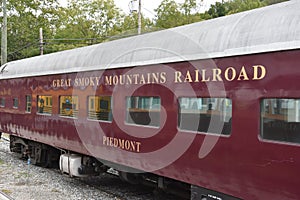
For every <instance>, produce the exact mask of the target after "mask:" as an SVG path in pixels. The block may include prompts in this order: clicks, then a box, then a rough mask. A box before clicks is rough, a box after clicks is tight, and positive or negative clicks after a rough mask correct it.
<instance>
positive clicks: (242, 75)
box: [238, 66, 249, 81]
mask: <svg viewBox="0 0 300 200" xmlns="http://www.w3.org/2000/svg"><path fill="white" fill-rule="evenodd" d="M241 77H244V78H243V80H244V81H248V80H249V78H248V74H247V72H246V70H245V67H244V66H243V67H242V69H241V71H240V75H239V77H238V80H239V81H240V80H242V79H241Z"/></svg>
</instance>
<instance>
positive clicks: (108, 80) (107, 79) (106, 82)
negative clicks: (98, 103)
mask: <svg viewBox="0 0 300 200" xmlns="http://www.w3.org/2000/svg"><path fill="white" fill-rule="evenodd" d="M76 81H77V80H75V82H76ZM111 84H112V76H105V85H111Z"/></svg>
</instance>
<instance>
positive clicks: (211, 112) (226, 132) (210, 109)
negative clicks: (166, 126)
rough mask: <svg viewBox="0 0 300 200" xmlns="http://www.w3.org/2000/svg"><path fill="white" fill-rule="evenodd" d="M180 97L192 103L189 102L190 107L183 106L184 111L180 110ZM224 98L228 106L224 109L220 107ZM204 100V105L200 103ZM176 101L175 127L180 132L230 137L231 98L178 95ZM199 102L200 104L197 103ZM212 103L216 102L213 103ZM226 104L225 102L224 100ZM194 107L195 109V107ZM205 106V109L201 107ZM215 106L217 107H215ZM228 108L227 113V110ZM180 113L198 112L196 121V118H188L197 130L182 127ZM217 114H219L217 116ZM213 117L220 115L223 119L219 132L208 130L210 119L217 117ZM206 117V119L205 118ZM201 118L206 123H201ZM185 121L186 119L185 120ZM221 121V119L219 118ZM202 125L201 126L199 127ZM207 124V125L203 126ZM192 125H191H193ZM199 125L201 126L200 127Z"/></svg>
mask: <svg viewBox="0 0 300 200" xmlns="http://www.w3.org/2000/svg"><path fill="white" fill-rule="evenodd" d="M181 99H189V100H190V101H191V102H193V103H192V105H191V104H190V103H189V105H191V107H188V108H185V110H186V112H185V113H184V112H181V110H182V103H181V102H180V101H181ZM212 99H214V101H215V100H217V102H214V101H211V100H212ZM224 100H226V101H228V103H229V105H228V108H227V109H226V110H225V109H221V108H223V107H222V103H223V102H224ZM195 102H198V104H197V105H194V103H195ZM203 102H206V105H205V106H204V105H203V104H202V103H203ZM177 103H178V108H177V111H178V114H177V116H178V120H177V128H178V130H180V131H181V132H190V133H194V134H203V135H218V136H221V137H230V136H231V135H232V119H233V100H232V99H231V98H229V97H204V96H203V97H202V96H198V97H189V96H180V97H178V99H177ZM199 103H200V104H201V105H199ZM212 103H214V104H216V105H213V104H212ZM225 104H226V102H225ZM195 107H196V109H195ZM203 108H205V109H203ZM215 108H218V110H217V109H215ZM228 109H230V110H229V113H228V112H227V111H228ZM182 114H190V115H192V114H199V115H200V116H199V117H197V118H196V119H198V121H197V120H196V121H195V120H189V121H192V123H195V124H193V126H196V128H197V130H195V129H188V128H184V127H183V126H184V125H183V124H182V121H183V118H182V117H183V115H182ZM201 115H203V116H205V117H201ZM217 115H219V116H217ZM211 116H213V118H211ZM215 117H222V118H223V119H222V120H224V121H222V124H223V125H222V130H221V132H220V133H216V132H213V131H209V130H210V128H211V127H210V123H211V120H216V119H217V118H215ZM206 118H208V119H206ZM201 119H202V120H207V121H208V123H203V121H202V124H200V123H201ZM186 121H187V120H186ZM220 122H221V120H220ZM201 125H202V127H201ZM203 125H204V126H206V125H207V127H203ZM193 126H192V127H193ZM200 127H201V128H200ZM199 129H204V130H199Z"/></svg>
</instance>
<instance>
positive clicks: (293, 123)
mask: <svg viewBox="0 0 300 200" xmlns="http://www.w3.org/2000/svg"><path fill="white" fill-rule="evenodd" d="M280 100H282V101H283V102H281V103H280V104H281V105H278V103H279V101H280ZM291 100H293V101H294V102H293V103H296V102H297V104H298V105H297V106H298V108H292V109H289V108H288V107H289V106H291V104H290V102H289V101H291ZM266 101H269V102H266ZM274 102H276V103H275V104H276V107H273V103H274ZM283 103H284V104H285V105H283ZM269 104H271V105H269ZM259 105H260V108H259V110H260V118H259V123H260V129H259V133H258V135H259V138H260V140H262V141H265V142H271V143H278V144H287V145H298V146H299V145H300V134H299V139H298V138H297V132H299V133H300V98H299V97H298V98H297V97H294V98H293V97H281V98H279V97H264V98H260V99H259ZM266 106H268V108H266ZM292 106H293V105H292ZM294 106H295V107H297V106H296V104H294ZM277 107H278V108H277ZM278 109H279V110H278ZM280 109H281V110H280ZM297 109H298V111H297ZM290 111H292V112H290ZM293 112H294V113H293ZM297 112H298V115H297ZM294 114H295V115H294ZM281 115H282V116H281ZM297 118H298V119H297ZM298 126H299V127H298ZM268 129H269V132H268ZM295 140H298V141H295Z"/></svg>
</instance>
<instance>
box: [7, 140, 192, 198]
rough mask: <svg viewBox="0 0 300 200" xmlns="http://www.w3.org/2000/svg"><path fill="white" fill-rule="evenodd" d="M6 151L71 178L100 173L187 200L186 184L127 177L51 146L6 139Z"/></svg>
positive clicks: (151, 177)
mask: <svg viewBox="0 0 300 200" xmlns="http://www.w3.org/2000/svg"><path fill="white" fill-rule="evenodd" d="M10 150H11V152H14V153H16V154H17V155H18V157H19V158H21V159H24V160H28V161H29V162H30V163H31V164H34V165H38V166H41V167H48V168H58V167H59V168H60V170H61V172H62V173H66V174H69V175H70V176H71V177H87V176H97V175H101V173H110V174H114V175H116V176H119V178H120V179H121V180H122V181H124V182H127V183H130V184H143V185H147V186H150V187H153V188H155V190H156V191H163V192H166V193H171V194H174V195H176V196H180V197H182V198H183V199H190V188H191V186H190V184H187V183H183V182H180V181H176V180H173V179H170V178H166V177H161V176H157V175H155V174H151V173H145V172H143V173H141V172H139V173H129V172H127V171H128V168H127V167H124V166H121V165H118V164H115V163H110V162H107V161H103V160H100V159H96V158H94V157H91V156H87V155H82V154H78V153H75V152H69V151H66V150H63V149H57V148H54V147H52V146H49V145H46V144H43V143H39V142H35V141H31V140H27V139H24V138H20V137H17V136H14V135H10Z"/></svg>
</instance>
